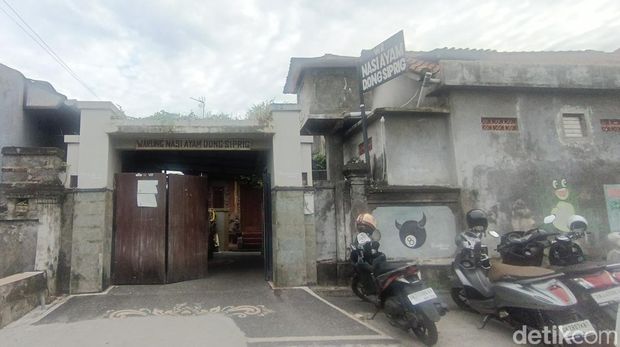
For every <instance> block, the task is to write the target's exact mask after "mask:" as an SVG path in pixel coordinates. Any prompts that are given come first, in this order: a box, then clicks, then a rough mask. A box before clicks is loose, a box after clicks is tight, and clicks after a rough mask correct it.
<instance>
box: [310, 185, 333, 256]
mask: <svg viewBox="0 0 620 347" xmlns="http://www.w3.org/2000/svg"><path fill="white" fill-rule="evenodd" d="M334 195H335V187H334V185H333V184H331V183H329V182H317V183H315V185H314V225H315V227H316V249H317V254H316V260H317V261H318V262H322V261H335V260H336V247H337V246H336V209H335V205H336V201H335V196H334Z"/></svg>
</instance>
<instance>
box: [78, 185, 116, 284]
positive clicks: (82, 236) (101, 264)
mask: <svg viewBox="0 0 620 347" xmlns="http://www.w3.org/2000/svg"><path fill="white" fill-rule="evenodd" d="M73 199H74V206H73V209H74V214H73V235H72V239H73V241H72V250H71V293H90V292H99V291H102V290H104V289H105V288H107V286H108V285H109V284H110V263H111V254H112V191H110V190H107V189H100V190H91V191H86V190H82V191H76V192H75V193H74V197H73Z"/></svg>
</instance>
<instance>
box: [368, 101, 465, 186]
mask: <svg viewBox="0 0 620 347" xmlns="http://www.w3.org/2000/svg"><path fill="white" fill-rule="evenodd" d="M385 133H386V134H389V136H386V157H387V183H388V184H390V185H402V186H409V185H438V186H453V185H454V184H455V178H456V177H455V175H454V155H453V149H452V140H451V136H450V122H449V119H448V116H447V115H441V114H419V113H415V114H414V113H412V114H390V115H387V116H386V117H385ZM373 147H374V142H373Z"/></svg>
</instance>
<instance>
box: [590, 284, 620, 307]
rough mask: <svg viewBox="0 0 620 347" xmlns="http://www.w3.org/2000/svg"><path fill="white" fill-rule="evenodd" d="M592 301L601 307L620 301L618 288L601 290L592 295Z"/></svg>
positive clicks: (619, 289)
mask: <svg viewBox="0 0 620 347" xmlns="http://www.w3.org/2000/svg"><path fill="white" fill-rule="evenodd" d="M592 299H594V301H596V303H597V304H599V305H603V304H607V303H609V302H614V301H615V302H618V301H620V287H614V288H611V289H606V290H601V291H600V292H596V293H592Z"/></svg>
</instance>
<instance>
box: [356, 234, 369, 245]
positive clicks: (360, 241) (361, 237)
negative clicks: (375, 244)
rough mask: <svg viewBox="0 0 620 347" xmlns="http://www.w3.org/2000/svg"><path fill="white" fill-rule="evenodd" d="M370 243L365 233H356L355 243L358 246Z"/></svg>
mask: <svg viewBox="0 0 620 347" xmlns="http://www.w3.org/2000/svg"><path fill="white" fill-rule="evenodd" d="M370 241H372V240H371V239H370V237H368V235H367V234H366V233H358V234H357V243H358V244H360V245H363V244H366V243H368V242H370Z"/></svg>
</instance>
